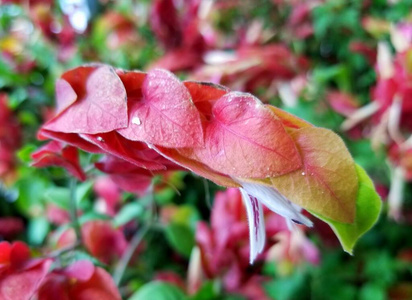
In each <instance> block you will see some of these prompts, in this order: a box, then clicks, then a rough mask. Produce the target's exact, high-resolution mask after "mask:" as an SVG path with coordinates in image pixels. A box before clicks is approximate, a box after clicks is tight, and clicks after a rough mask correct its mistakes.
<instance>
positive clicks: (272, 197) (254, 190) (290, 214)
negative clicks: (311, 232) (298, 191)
mask: <svg viewBox="0 0 412 300" xmlns="http://www.w3.org/2000/svg"><path fill="white" fill-rule="evenodd" d="M241 184H242V186H243V188H244V189H245V190H246V192H247V193H248V194H249V195H251V196H253V197H255V198H257V199H259V201H261V202H262V203H263V204H264V205H265V206H267V207H268V208H269V209H270V210H271V211H273V212H275V213H277V214H279V215H281V216H282V217H284V218H286V219H287V220H291V221H293V222H295V223H299V224H304V225H306V226H308V227H312V222H311V221H310V220H309V219H308V218H306V217H305V216H304V215H302V214H301V213H300V211H301V208H300V207H299V206H298V205H296V204H294V203H292V202H290V201H289V200H288V199H287V198H286V197H285V196H283V195H282V194H281V193H279V192H278V191H277V190H275V189H274V188H271V187H268V186H264V185H260V184H254V183H247V182H241Z"/></svg>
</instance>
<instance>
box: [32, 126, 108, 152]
mask: <svg viewBox="0 0 412 300" xmlns="http://www.w3.org/2000/svg"><path fill="white" fill-rule="evenodd" d="M37 138H38V139H39V140H47V139H53V140H57V141H60V142H63V143H67V144H69V145H72V146H74V147H77V148H79V149H81V150H83V151H86V152H91V153H102V152H103V151H102V150H101V149H100V148H99V147H97V146H96V145H94V144H92V143H89V142H88V141H86V140H84V139H82V138H81V137H80V136H79V135H78V134H77V133H64V132H56V131H50V130H46V129H43V128H41V129H40V131H39V132H38V133H37Z"/></svg>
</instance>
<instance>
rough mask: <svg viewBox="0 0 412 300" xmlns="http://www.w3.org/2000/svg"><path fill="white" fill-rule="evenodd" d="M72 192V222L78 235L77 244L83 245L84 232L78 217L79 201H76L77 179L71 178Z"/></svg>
mask: <svg viewBox="0 0 412 300" xmlns="http://www.w3.org/2000/svg"><path fill="white" fill-rule="evenodd" d="M69 190H70V219H71V221H72V225H73V229H74V231H75V233H76V244H81V241H82V232H81V227H80V223H79V218H78V217H77V200H76V179H74V178H71V179H70V183H69Z"/></svg>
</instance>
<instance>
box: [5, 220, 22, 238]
mask: <svg viewBox="0 0 412 300" xmlns="http://www.w3.org/2000/svg"><path fill="white" fill-rule="evenodd" d="M23 231H24V223H23V220H22V219H21V218H17V217H0V237H3V238H5V239H11V238H14V237H16V236H17V235H18V234H20V233H22V232H23Z"/></svg>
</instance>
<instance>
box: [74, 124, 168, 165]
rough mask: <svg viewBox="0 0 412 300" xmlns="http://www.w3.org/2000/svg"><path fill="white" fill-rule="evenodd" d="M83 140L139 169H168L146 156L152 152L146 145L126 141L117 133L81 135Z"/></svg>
mask: <svg viewBox="0 0 412 300" xmlns="http://www.w3.org/2000/svg"><path fill="white" fill-rule="evenodd" d="M80 136H81V137H82V138H84V139H85V140H87V141H88V142H90V143H93V144H95V145H96V146H98V147H100V148H101V149H102V150H103V151H104V152H105V153H108V154H111V155H114V156H116V157H119V158H121V159H123V160H125V161H128V162H130V163H132V164H135V165H136V166H138V167H141V168H144V169H149V170H164V169H166V167H165V166H164V165H162V164H161V163H159V162H156V161H155V160H154V159H153V160H151V159H150V157H147V156H146V155H145V152H150V151H153V150H150V149H149V148H148V147H147V146H146V144H144V143H141V142H134V141H130V140H128V139H125V138H124V137H123V136H121V135H120V134H118V133H117V132H116V131H112V132H108V133H100V134H96V135H92V134H81V135H80Z"/></svg>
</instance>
